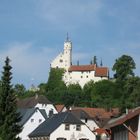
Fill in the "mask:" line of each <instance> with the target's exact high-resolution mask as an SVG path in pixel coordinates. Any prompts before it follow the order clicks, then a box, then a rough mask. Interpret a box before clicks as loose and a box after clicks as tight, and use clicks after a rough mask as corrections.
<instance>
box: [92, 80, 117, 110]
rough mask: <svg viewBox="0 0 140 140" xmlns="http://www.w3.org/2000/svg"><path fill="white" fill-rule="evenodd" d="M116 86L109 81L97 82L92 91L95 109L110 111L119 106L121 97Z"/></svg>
mask: <svg viewBox="0 0 140 140" xmlns="http://www.w3.org/2000/svg"><path fill="white" fill-rule="evenodd" d="M117 94H118V90H117V87H116V84H115V83H113V82H111V81H109V80H102V81H99V82H96V83H95V84H94V87H93V88H92V90H91V96H92V102H93V103H92V104H93V106H94V107H103V108H106V109H109V108H111V107H116V106H118V105H119V96H118V95H117Z"/></svg>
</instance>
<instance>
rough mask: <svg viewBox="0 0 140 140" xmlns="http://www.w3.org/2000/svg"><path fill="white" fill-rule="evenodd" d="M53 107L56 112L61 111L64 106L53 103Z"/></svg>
mask: <svg viewBox="0 0 140 140" xmlns="http://www.w3.org/2000/svg"><path fill="white" fill-rule="evenodd" d="M55 107H56V110H57V111H58V112H61V111H62V110H63V108H64V107H65V106H64V105H55Z"/></svg>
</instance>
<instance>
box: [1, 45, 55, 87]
mask: <svg viewBox="0 0 140 140" xmlns="http://www.w3.org/2000/svg"><path fill="white" fill-rule="evenodd" d="M34 47H35V46H34V45H33V44H32V43H20V42H16V43H11V44H9V45H7V46H5V50H3V51H1V52H0V59H1V61H2V62H3V65H4V60H5V58H6V56H8V57H9V58H10V59H11V65H12V67H13V69H12V70H13V82H14V83H23V84H25V85H26V86H27V87H29V86H30V85H31V84H32V83H31V82H33V84H39V83H41V82H46V81H47V78H48V73H49V64H50V61H51V59H52V57H53V55H54V54H55V51H56V50H52V49H50V48H47V47H41V48H40V49H39V50H37V51H36V50H35V49H34ZM32 79H34V80H32Z"/></svg>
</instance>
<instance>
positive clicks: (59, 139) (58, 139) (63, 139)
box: [56, 138, 67, 140]
mask: <svg viewBox="0 0 140 140" xmlns="http://www.w3.org/2000/svg"><path fill="white" fill-rule="evenodd" d="M56 140H67V139H66V138H57V139H56Z"/></svg>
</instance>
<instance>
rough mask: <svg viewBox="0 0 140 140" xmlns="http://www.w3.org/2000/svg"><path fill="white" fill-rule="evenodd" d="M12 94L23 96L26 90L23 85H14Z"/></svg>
mask: <svg viewBox="0 0 140 140" xmlns="http://www.w3.org/2000/svg"><path fill="white" fill-rule="evenodd" d="M14 92H15V94H16V95H17V96H23V95H24V94H25V92H26V88H25V87H24V85H23V84H16V85H15V86H14Z"/></svg>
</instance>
